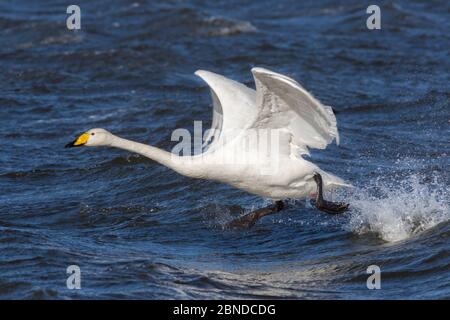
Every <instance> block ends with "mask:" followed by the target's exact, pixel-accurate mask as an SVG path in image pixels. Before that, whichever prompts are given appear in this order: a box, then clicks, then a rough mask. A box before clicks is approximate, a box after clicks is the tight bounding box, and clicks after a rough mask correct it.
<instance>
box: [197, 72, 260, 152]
mask: <svg viewBox="0 0 450 320" xmlns="http://www.w3.org/2000/svg"><path fill="white" fill-rule="evenodd" d="M195 74H196V75H197V76H199V77H200V78H202V79H203V80H204V81H205V82H206V83H207V84H208V85H209V87H210V89H211V96H212V100H213V120H212V125H211V129H210V130H209V132H208V134H207V136H206V138H205V140H204V147H206V146H208V145H209V146H211V145H212V143H213V142H217V141H218V140H219V139H225V135H227V134H232V133H233V132H237V131H238V130H243V129H245V128H248V127H249V126H250V125H251V124H252V122H253V120H254V119H255V118H256V115H257V114H256V112H255V110H256V107H255V101H256V92H255V90H253V89H250V88H249V87H247V86H245V85H244V84H242V83H239V82H237V81H233V80H230V79H228V78H226V77H224V76H221V75H219V74H216V73H213V72H209V71H204V70H198V71H196V72H195Z"/></svg>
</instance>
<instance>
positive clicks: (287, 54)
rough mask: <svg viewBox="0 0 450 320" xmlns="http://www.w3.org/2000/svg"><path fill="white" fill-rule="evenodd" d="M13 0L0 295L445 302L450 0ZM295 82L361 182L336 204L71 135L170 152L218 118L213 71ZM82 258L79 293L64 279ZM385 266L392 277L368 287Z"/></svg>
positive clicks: (0, 98)
mask: <svg viewBox="0 0 450 320" xmlns="http://www.w3.org/2000/svg"><path fill="white" fill-rule="evenodd" d="M77 4H78V5H79V6H80V7H81V11H82V21H81V24H82V30H81V31H78V32H70V31H68V30H67V29H66V27H65V18H66V16H67V15H66V14H65V10H66V6H67V3H66V2H64V1H59V0H45V1H39V2H38V1H35V2H32V3H30V2H29V1H14V2H11V1H2V2H0V35H1V36H0V45H1V46H0V62H1V63H0V70H1V72H0V83H1V84H2V85H1V88H0V137H1V152H0V161H1V164H2V165H1V167H0V190H1V192H0V250H1V259H0V275H1V276H0V297H1V298H8V299H18V298H45V299H66V298H68V299H70V298H100V299H103V298H138V299H141V298H148V299H161V298H163V299H165V298H182V299H185V298H186V299H191V298H213V299H216V298H274V297H276V298H308V299H310V298H320V299H323V298H340V299H349V298H356V299H362V298H367V299H374V298H375V299H382V298H390V299H410V298H433V299H435V298H439V299H442V298H447V299H448V298H450V268H449V264H450V253H449V245H448V241H449V237H450V222H449V218H450V210H449V205H450V203H449V192H450V191H449V183H450V174H449V165H450V160H449V137H450V135H449V134H450V130H449V126H450V109H449V96H450V90H449V73H448V71H449V70H450V63H449V58H448V54H449V45H448V44H449V43H450V42H449V34H448V32H447V31H448V30H449V21H450V19H449V5H448V2H446V1H427V2H424V3H422V2H421V1H383V2H382V3H380V7H381V10H382V30H380V31H369V30H367V29H366V18H367V16H368V15H367V14H366V13H365V9H366V8H365V7H364V6H363V5H362V4H361V3H360V1H356V0H355V1H337V2H336V1H294V0H286V1H235V0H233V1H221V2H216V1H214V2H213V1H175V0H173V1H165V2H159V1H151V2H150V1H149V2H147V1H140V0H136V1H78V2H77ZM253 66H261V67H267V68H269V69H272V70H274V71H277V72H281V73H285V74H287V75H290V76H291V77H293V78H295V79H297V80H298V81H300V82H301V83H302V84H303V85H304V86H305V87H306V88H307V89H308V90H310V91H311V92H313V93H314V95H315V96H316V97H318V98H319V99H320V100H321V101H322V102H324V103H325V104H327V105H332V106H333V107H334V109H335V110H336V111H337V119H338V124H339V128H340V134H341V146H340V147H336V146H335V145H333V146H330V147H329V148H328V149H327V150H325V151H320V152H319V151H317V150H315V151H313V152H312V158H313V159H314V161H315V162H317V163H318V164H319V165H320V166H321V167H322V168H324V169H325V170H329V171H330V172H333V173H335V174H337V175H339V176H341V177H343V178H345V179H346V180H348V181H350V182H351V183H353V184H354V185H355V186H356V188H355V189H354V190H352V191H340V192H338V193H335V194H332V195H329V197H332V198H333V199H339V200H345V201H348V202H350V204H351V210H350V211H349V212H348V213H346V214H344V215H341V216H329V215H327V214H323V213H320V212H317V210H315V209H314V208H312V207H311V205H310V204H309V203H307V202H305V201H293V202H291V203H290V204H289V206H288V209H287V210H286V211H284V212H283V213H280V214H278V215H273V216H269V217H266V218H264V219H262V220H261V221H260V222H259V223H258V224H257V225H256V226H255V227H254V228H253V229H250V230H247V231H226V230H223V228H222V226H223V223H224V222H225V221H228V220H230V219H231V218H232V217H234V216H237V215H239V214H241V213H242V211H245V212H246V211H249V210H251V209H254V208H258V207H261V206H264V205H266V204H267V200H265V199H261V198H258V197H256V196H253V195H249V194H246V193H245V192H242V191H239V190H236V189H233V188H231V187H228V186H225V185H221V184H218V183H213V182H209V181H200V180H191V179H188V178H185V177H182V176H180V175H178V174H176V173H174V172H172V171H170V170H168V169H166V168H164V167H161V166H159V165H157V164H156V163H154V162H152V161H150V160H147V159H145V158H143V157H140V156H136V155H132V154H128V153H126V152H122V151H119V150H110V149H83V148H80V149H76V150H74V149H64V148H63V146H64V145H65V144H66V143H67V142H69V141H70V140H71V139H73V137H74V136H75V135H76V134H77V133H79V132H82V131H83V130H86V129H89V128H93V127H103V128H106V129H108V130H110V131H112V132H114V133H116V134H118V135H120V136H123V137H126V138H129V139H134V140H138V141H142V142H145V143H148V144H153V145H155V146H157V147H160V148H164V149H166V150H170V149H171V148H172V147H173V146H174V144H175V143H176V142H172V141H170V135H171V132H172V130H174V129H176V128H188V129H190V130H192V128H193V121H194V120H201V121H204V122H205V123H207V124H209V123H210V121H211V107H210V104H211V102H210V97H209V93H208V89H207V87H206V86H205V85H204V84H203V83H202V82H201V81H200V80H199V79H198V78H197V77H195V76H194V75H193V73H194V71H195V70H197V69H207V70H211V71H216V72H219V73H222V74H224V75H226V76H229V77H231V78H234V79H236V80H239V81H242V82H244V83H246V84H248V85H251V86H253V80H252V78H251V74H250V68H251V67H253ZM72 264H75V265H78V266H80V268H81V272H82V282H81V285H82V289H81V290H68V289H67V288H66V278H67V276H68V275H67V274H66V268H67V266H69V265H72ZM370 265H378V266H379V267H380V268H381V272H382V289H381V290H368V289H367V287H366V279H367V277H368V275H367V273H366V269H367V267H368V266H370Z"/></svg>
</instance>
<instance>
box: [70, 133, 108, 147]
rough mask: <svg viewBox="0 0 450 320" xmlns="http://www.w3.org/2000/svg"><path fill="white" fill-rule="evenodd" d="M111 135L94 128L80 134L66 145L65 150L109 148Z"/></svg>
mask: <svg viewBox="0 0 450 320" xmlns="http://www.w3.org/2000/svg"><path fill="white" fill-rule="evenodd" d="M112 136H113V135H112V134H111V133H110V132H109V131H106V130H105V129H100V128H95V129H91V130H88V131H86V132H85V133H82V134H81V135H80V136H79V137H78V138H76V139H75V140H74V141H72V142H70V143H68V144H66V148H72V147H81V146H88V147H100V146H109V145H110V144H111V139H112Z"/></svg>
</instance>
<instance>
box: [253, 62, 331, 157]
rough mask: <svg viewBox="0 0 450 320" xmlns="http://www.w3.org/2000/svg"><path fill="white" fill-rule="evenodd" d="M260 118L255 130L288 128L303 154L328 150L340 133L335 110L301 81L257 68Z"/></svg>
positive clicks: (292, 142)
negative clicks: (324, 103) (321, 100)
mask: <svg viewBox="0 0 450 320" xmlns="http://www.w3.org/2000/svg"><path fill="white" fill-rule="evenodd" d="M252 73H253V77H254V78H255V84H256V106H257V108H258V116H257V119H256V121H255V122H254V124H253V126H252V127H254V128H266V129H285V130H287V131H288V132H289V133H290V136H291V139H290V143H291V144H292V145H293V146H294V147H296V148H295V149H296V151H299V152H300V153H301V154H308V153H309V152H308V147H309V148H316V149H324V148H326V146H327V145H328V144H329V143H331V142H332V141H333V139H334V138H335V139H336V143H337V144H339V134H338V130H337V125H336V117H335V116H334V113H333V110H332V109H331V107H328V106H324V105H323V104H321V103H320V102H319V101H318V100H316V99H315V98H314V97H313V96H312V95H311V94H310V93H308V92H307V91H306V90H305V89H304V88H303V87H302V86H301V85H300V84H299V83H298V82H296V81H295V80H293V79H291V78H288V77H286V76H284V75H281V74H278V73H275V72H271V71H269V70H266V69H263V68H253V69H252Z"/></svg>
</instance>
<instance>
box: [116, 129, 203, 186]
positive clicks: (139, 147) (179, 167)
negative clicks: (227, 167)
mask: <svg viewBox="0 0 450 320" xmlns="http://www.w3.org/2000/svg"><path fill="white" fill-rule="evenodd" d="M110 146H111V147H114V148H119V149H123V150H127V151H130V152H133V153H138V154H140V155H142V156H144V157H146V158H149V159H152V160H154V161H156V162H158V163H160V164H162V165H164V166H166V167H168V168H170V169H172V170H174V171H176V172H178V173H180V174H182V175H185V176H189V177H193V178H201V177H202V174H201V172H200V170H199V169H200V168H199V166H198V165H196V161H193V158H192V157H189V156H183V157H180V156H178V155H176V154H174V153H171V152H167V151H164V150H161V149H159V148H156V147H152V146H149V145H146V144H143V143H139V142H135V141H131V140H127V139H123V138H120V137H117V136H114V135H112V137H111V143H110Z"/></svg>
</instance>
